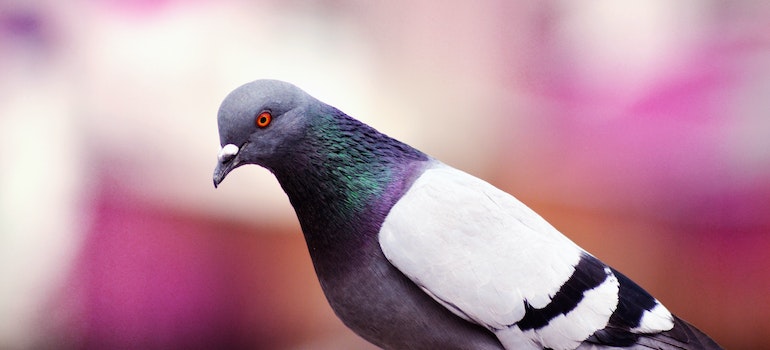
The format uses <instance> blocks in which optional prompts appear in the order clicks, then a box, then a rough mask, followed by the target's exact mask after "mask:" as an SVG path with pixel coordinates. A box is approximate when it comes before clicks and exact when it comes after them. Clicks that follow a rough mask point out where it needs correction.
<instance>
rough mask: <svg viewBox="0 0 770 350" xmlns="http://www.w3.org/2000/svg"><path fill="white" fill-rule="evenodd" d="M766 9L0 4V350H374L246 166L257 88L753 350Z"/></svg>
mask: <svg viewBox="0 0 770 350" xmlns="http://www.w3.org/2000/svg"><path fill="white" fill-rule="evenodd" d="M768 18H770V2H767V1H761V0H737V1H736V0H713V1H695V0H684V1H666V0H628V1H622V2H621V1H612V0H584V1H569V0H546V1H541V0H521V1H503V0H496V1H450V2H443V3H439V2H436V1H433V0H408V1H406V0H394V1H369V2H362V1H346V0H288V1H287V0H274V1H245V0H242V1H239V0H225V1H213V0H195V1H181V0H176V1H175V0H72V1H53V0H31V1H30V0H18V1H13V0H5V1H0V349H45V348H51V349H160V348H169V349H170V348H179V349H181V348H184V349H213V348H233V349H240V348H243V349H372V346H371V345H368V344H367V343H366V342H365V341H363V340H361V339H360V338H358V337H357V336H356V335H354V334H353V333H351V332H350V331H348V330H347V329H346V328H345V327H344V326H343V325H342V324H341V323H340V322H339V321H338V320H337V319H336V318H335V316H334V315H333V312H332V311H331V309H330V308H329V307H328V306H327V304H326V302H325V299H324V297H323V295H322V293H321V290H320V287H319V286H318V283H317V281H316V279H315V275H314V273H313V270H312V266H311V263H310V260H309V257H308V254H307V251H306V248H305V245H304V241H303V238H302V236H301V234H300V231H299V226H298V224H297V221H296V218H295V216H294V213H293V211H292V209H291V207H290V205H289V203H288V200H287V199H286V197H285V196H284V194H283V193H282V191H281V190H280V188H279V186H278V184H277V182H276V181H275V179H274V178H273V177H272V176H271V175H270V174H269V173H268V172H267V171H265V170H263V169H260V168H258V167H244V168H240V169H238V171H236V172H234V173H232V174H231V175H230V176H229V177H228V179H227V180H226V181H225V182H224V183H223V184H222V186H221V187H220V189H218V190H216V191H215V190H214V188H213V186H212V180H211V174H212V171H213V167H214V165H215V160H216V154H217V151H218V149H219V144H218V136H217V130H216V111H217V108H218V106H219V103H220V101H221V100H222V99H223V98H224V96H225V95H226V94H227V93H228V92H229V91H231V90H232V89H233V88H235V87H237V86H239V85H240V84H242V83H245V82H248V81H250V80H253V79H257V78H278V79H282V80H287V81H291V82H293V83H295V84H297V85H299V86H301V87H303V88H304V89H306V90H307V91H309V92H311V93H312V94H314V95H315V96H317V97H319V98H320V99H322V100H324V101H326V102H328V103H330V104H333V105H335V106H337V107H339V108H340V109H342V110H343V111H346V112H348V113H349V114H351V115H353V116H356V117H357V118H359V119H361V120H363V121H365V122H367V123H369V124H371V125H374V126H375V127H377V128H378V129H380V130H381V131H384V132H386V133H388V134H390V135H392V136H395V137H397V138H399V139H401V140H404V141H406V142H408V143H410V144H412V145H414V146H416V147H418V148H420V149H422V150H424V151H426V152H428V153H429V154H431V155H433V156H435V157H437V158H440V159H442V160H444V161H445V162H447V163H449V164H451V165H454V166H456V167H459V168H461V169H464V170H466V171H468V172H470V173H472V174H475V175H477V176H480V177H482V178H484V179H487V180H489V181H490V182H492V183H493V184H495V185H497V186H498V187H500V188H502V189H504V190H506V191H508V192H511V193H513V194H515V195H516V196H518V197H519V198H520V199H522V200H523V201H524V202H525V203H528V204H529V205H530V206H532V207H533V208H534V209H535V210H536V211H538V212H539V213H541V214H542V215H543V216H544V217H545V218H546V219H548V220H549V221H551V222H552V223H553V224H554V225H555V226H556V227H557V228H559V229H560V230H561V231H563V232H564V233H565V234H566V235H567V236H569V237H571V238H572V239H573V240H575V241H576V242H578V243H579V244H581V245H582V246H583V247H585V248H586V249H588V250H589V251H590V252H592V253H593V254H595V255H596V256H598V257H599V258H601V259H602V260H604V261H606V262H607V263H610V264H612V265H613V266H615V267H616V268H618V269H619V270H621V271H623V272H625V273H626V274H627V275H629V276H630V277H632V278H633V279H635V280H636V281H637V282H638V283H640V284H641V285H643V286H644V287H646V288H647V289H648V290H650V291H651V292H652V293H653V294H654V295H656V296H657V297H658V298H659V299H660V300H662V301H663V302H664V303H665V304H666V305H667V306H668V308H669V309H671V310H673V311H674V312H675V313H677V314H678V315H680V316H681V317H683V318H685V319H687V320H689V321H691V322H692V323H694V324H696V325H697V326H699V327H700V328H701V329H703V330H704V331H705V332H707V333H709V334H710V335H712V336H713V337H714V338H715V339H716V340H717V341H719V342H720V343H721V344H722V345H724V346H726V347H728V348H732V349H760V348H770V254H768V251H769V250H770V215H768V213H770V20H768Z"/></svg>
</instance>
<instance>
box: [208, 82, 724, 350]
mask: <svg viewBox="0 0 770 350" xmlns="http://www.w3.org/2000/svg"><path fill="white" fill-rule="evenodd" d="M217 121H218V127H219V138H220V144H221V149H220V151H219V154H218V159H217V164H216V169H215V170H214V175H213V179H214V186H215V187H217V186H219V185H220V183H221V182H222V180H224V178H225V177H226V176H227V174H228V173H230V172H231V171H232V170H233V169H235V168H237V167H239V166H241V165H245V164H256V165H260V166H262V167H264V168H266V169H268V170H269V171H270V172H272V173H273V174H274V175H275V177H276V179H277V180H278V182H279V184H280V185H281V187H282V189H283V190H284V192H286V195H287V196H288V199H289V201H290V202H291V204H292V206H293V207H294V210H295V212H296V215H297V218H298V220H299V223H300V226H301V228H302V232H303V234H304V237H305V241H306V243H307V248H308V250H309V253H310V257H311V259H312V262H313V267H314V269H315V272H316V275H317V276H318V280H319V282H320V285H321V288H322V290H323V292H324V295H325V296H326V298H327V300H328V302H329V304H330V305H331V307H332V309H333V310H334V312H335V313H336V315H337V316H338V317H339V318H340V319H341V320H342V322H343V323H344V324H345V325H346V326H347V327H349V328H350V329H351V330H353V331H354V332H355V333H357V334H358V335H360V336H361V337H363V338H364V339H366V340H367V341H369V342H371V343H372V344H374V345H376V346H378V347H380V348H383V349H481V350H487V349H489V350H491V349H720V346H719V345H718V344H717V343H716V342H715V341H714V340H712V339H711V338H709V337H708V336H707V335H705V334H704V333H703V332H701V331H700V330H698V329H697V328H695V327H694V326H692V325H690V324H688V323H687V322H685V321H683V320H682V319H680V318H678V317H677V316H675V315H673V314H672V313H671V312H669V310H668V309H666V307H664V306H663V305H662V304H661V303H660V302H659V301H658V300H657V299H655V298H654V297H652V296H651V295H650V294H649V293H647V292H646V291H645V290H644V289H642V288H641V287H640V286H638V285H637V284H635V283H634V282H633V281H631V280H630V279H629V278H628V277H626V276H624V275H623V274H621V273H620V272H618V271H617V270H615V269H613V268H612V267H609V266H608V265H606V264H604V263H603V262H601V261H600V260H598V259H597V258H596V257H594V256H593V255H591V254H589V253H588V252H586V251H585V250H583V249H582V248H580V247H579V246H578V245H576V244H575V243H573V242H572V241H571V240H570V239H569V238H567V237H566V236H564V235H563V234H561V233H560V232H559V231H557V230H556V229H555V228H554V227H553V226H551V225H550V224H549V223H548V222H546V221H545V220H544V219H543V218H542V217H540V216H539V215H538V214H537V213H535V212H534V211H533V210H531V209H530V208H528V207H527V206H526V205H524V204H523V203H522V202H520V201H519V200H517V199H516V198H515V197H513V196H512V195H510V194H508V193H506V192H503V191H502V190H500V189H497V188H496V187H494V186H493V185H491V184H489V183H487V182H485V181H483V180H481V179H479V178H476V177H474V176H472V175H469V174H467V173H465V172H463V171H460V170H458V169H455V168H453V167H450V166H448V165H446V164H444V163H442V162H441V161H439V160H437V159H435V158H432V157H430V156H428V155H426V154H425V153H423V152H421V151H419V150H417V149H415V148H413V147H411V146H409V145H407V144H405V143H402V142H400V141H398V140H396V139H393V138H391V137H389V136H387V135H385V134H383V133H380V132H379V131H377V130H375V129H374V128H372V127H370V126H368V125H366V124H364V123H362V122H360V121H358V120H356V119H354V118H352V117H350V116H348V115H347V114H345V113H343V112H342V111H340V110H339V109H337V108H335V107H332V106H330V105H328V104H326V103H323V102H321V101H319V100H318V99H316V98H314V97H312V96H310V95H309V94H307V93H306V92H304V91H303V90H301V89H300V88H298V87H296V86H294V85H292V84H290V83H286V82H282V81H277V80H257V81H253V82H250V83H247V84H245V85H243V86H240V87H238V88H237V89H235V90H233V91H232V92H231V93H230V94H229V95H227V96H226V97H225V99H224V101H223V102H222V105H221V107H220V109H219V111H218V115H217Z"/></svg>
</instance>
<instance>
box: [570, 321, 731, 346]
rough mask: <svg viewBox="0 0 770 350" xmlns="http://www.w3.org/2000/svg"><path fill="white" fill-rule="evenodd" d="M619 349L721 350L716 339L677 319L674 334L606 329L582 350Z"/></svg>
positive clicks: (673, 329) (591, 338)
mask: <svg viewBox="0 0 770 350" xmlns="http://www.w3.org/2000/svg"><path fill="white" fill-rule="evenodd" d="M583 348H585V349H601V348H605V349H606V348H616V349H628V350H649V349H656V350H694V349H699V350H721V349H722V347H721V346H719V344H717V343H716V342H715V341H714V340H713V339H711V338H709V336H707V335H706V334H704V333H703V332H701V331H700V330H699V329H698V328H695V326H693V325H691V324H689V323H687V322H685V321H684V320H682V319H681V318H679V317H676V316H674V327H673V328H671V330H668V331H665V332H660V333H654V334H634V333H631V332H628V331H627V330H621V329H617V328H615V329H612V328H605V329H604V330H603V332H597V333H596V334H594V335H593V336H591V337H590V338H588V339H587V340H586V343H585V344H584V346H582V347H580V349H583Z"/></svg>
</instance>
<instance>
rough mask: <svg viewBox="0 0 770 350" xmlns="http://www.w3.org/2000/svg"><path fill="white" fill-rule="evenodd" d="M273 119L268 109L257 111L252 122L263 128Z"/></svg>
mask: <svg viewBox="0 0 770 350" xmlns="http://www.w3.org/2000/svg"><path fill="white" fill-rule="evenodd" d="M272 121H273V115H272V114H270V112H268V111H264V112H262V113H259V114H258V115H257V117H256V118H254V124H256V125H257V127H258V128H260V129H264V128H266V127H267V126H268V125H270V122H272Z"/></svg>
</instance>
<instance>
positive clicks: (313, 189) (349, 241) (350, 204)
mask: <svg viewBox="0 0 770 350" xmlns="http://www.w3.org/2000/svg"><path fill="white" fill-rule="evenodd" d="M307 133H308V134H307V137H305V138H304V139H303V140H302V141H301V142H300V143H298V144H297V145H294V147H296V149H295V150H294V151H293V152H291V153H292V154H293V156H292V157H294V159H287V160H286V161H285V162H282V163H281V164H279V165H278V166H274V167H273V169H272V170H273V172H274V173H275V175H276V178H277V179H278V181H279V182H280V184H281V187H283V189H284V191H285V192H286V194H287V195H288V197H289V200H290V201H291V203H292V205H293V206H294V209H295V211H296V212H297V217H298V219H299V221H300V225H301V226H302V231H303V233H304V234H305V239H306V241H307V244H308V248H309V249H310V252H311V256H313V259H314V261H317V260H318V259H316V256H314V254H327V253H328V254H333V252H334V251H336V250H338V249H344V250H348V252H343V254H342V255H345V254H351V255H355V254H356V252H357V251H360V252H364V251H367V249H366V248H367V247H370V246H371V245H373V244H378V243H377V238H376V237H377V232H379V228H380V226H381V224H382V222H383V221H384V219H385V216H386V215H387V213H388V211H389V210H390V208H391V207H392V206H393V204H395V202H396V201H397V200H398V198H400V197H401V195H402V194H403V193H404V192H405V191H406V190H407V189H408V187H409V186H410V185H411V183H412V182H413V180H414V178H415V177H416V176H417V175H419V173H420V172H421V171H422V169H423V167H424V163H425V162H426V161H427V160H428V159H429V158H428V157H427V156H426V155H425V154H423V153H421V152H420V151H417V150H415V149H414V148H412V147H410V146H408V145H406V144H403V143H401V142H399V141H397V140H394V139H392V138H390V137H388V136H386V135H384V134H381V133H379V132H378V131H376V130H374V129H373V128H371V127H369V126H367V125H365V124H363V123H361V122H359V121H357V120H355V119H352V118H350V117H348V116H346V115H345V114H343V113H342V112H340V111H338V110H336V109H333V108H330V109H329V110H326V111H323V112H320V113H319V117H318V118H317V122H315V123H314V124H312V125H310V126H309V127H308V131H307ZM321 252H324V253H321ZM338 257H340V258H344V257H342V256H340V255H339V254H338ZM325 259H328V257H326V258H325ZM316 267H317V268H318V266H316Z"/></svg>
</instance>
